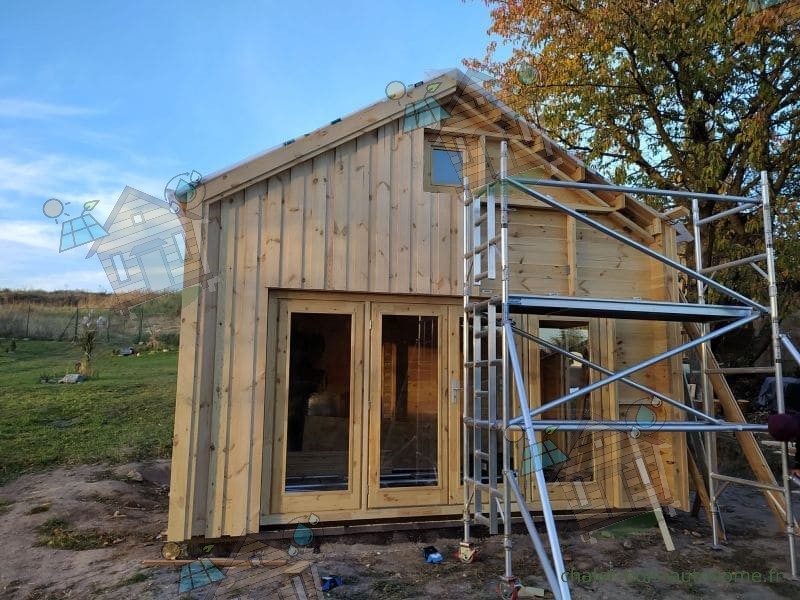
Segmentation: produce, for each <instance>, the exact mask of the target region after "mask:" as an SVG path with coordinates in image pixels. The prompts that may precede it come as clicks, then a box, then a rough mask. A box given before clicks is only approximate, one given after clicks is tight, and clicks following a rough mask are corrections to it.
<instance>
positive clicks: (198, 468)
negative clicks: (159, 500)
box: [187, 203, 222, 535]
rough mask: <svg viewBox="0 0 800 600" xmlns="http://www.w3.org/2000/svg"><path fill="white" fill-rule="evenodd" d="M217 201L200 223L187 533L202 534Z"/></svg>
mask: <svg viewBox="0 0 800 600" xmlns="http://www.w3.org/2000/svg"><path fill="white" fill-rule="evenodd" d="M220 209H221V204H220V203H216V204H214V205H211V206H209V207H208V210H206V209H205V207H204V209H203V215H204V216H206V217H207V218H208V221H207V223H204V225H203V234H202V235H203V237H204V240H206V241H204V243H203V250H202V251H203V253H204V258H203V261H204V263H205V264H206V266H207V268H208V272H209V275H212V276H213V277H212V278H211V279H210V280H209V281H208V282H207V283H206V284H205V286H204V287H203V288H202V291H201V295H200V301H201V304H200V321H199V322H198V331H199V332H200V333H199V338H198V345H199V350H200V358H199V360H197V361H196V362H195V365H196V370H195V371H194V373H193V375H194V378H195V399H196V409H195V410H194V414H193V415H192V417H193V419H194V425H193V428H194V430H195V431H196V432H197V433H196V434H195V438H196V441H195V444H194V446H193V447H192V451H191V453H190V466H189V473H190V476H191V477H192V482H191V484H190V490H191V495H190V502H189V504H188V506H187V512H188V513H189V514H190V515H191V516H192V517H191V518H192V528H191V530H192V531H191V535H202V534H203V532H205V531H206V524H207V503H208V496H207V495H208V479H209V474H210V454H211V450H210V447H211V442H210V440H211V414H212V403H213V398H214V373H215V369H214V360H215V357H216V335H217V304H218V299H219V291H218V290H219V248H220V235H221V232H222V221H221V216H220V215H221V210H220Z"/></svg>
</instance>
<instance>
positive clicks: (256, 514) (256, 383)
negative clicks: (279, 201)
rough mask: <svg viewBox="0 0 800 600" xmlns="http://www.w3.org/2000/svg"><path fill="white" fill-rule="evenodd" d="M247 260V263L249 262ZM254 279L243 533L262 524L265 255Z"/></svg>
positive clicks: (259, 243)
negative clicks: (250, 393)
mask: <svg viewBox="0 0 800 600" xmlns="http://www.w3.org/2000/svg"><path fill="white" fill-rule="evenodd" d="M267 192H268V189H267V185H266V182H265V186H264V188H261V189H259V211H260V215H261V218H260V219H259V223H260V224H261V226H259V227H258V228H257V233H258V236H259V237H258V239H257V240H256V241H255V244H256V246H255V247H256V248H264V243H263V235H264V232H263V223H264V218H263V214H264V211H265V209H266V200H267ZM248 231H249V230H248ZM248 264H249V263H248ZM255 268H256V273H255V276H256V277H255V281H253V282H252V284H253V286H254V287H255V289H256V292H255V294H256V298H255V303H254V309H255V314H254V315H253V316H252V319H253V321H252V327H253V329H254V330H255V337H254V348H253V355H254V358H253V376H252V377H253V380H252V387H253V391H252V408H251V411H250V412H251V423H250V428H251V430H250V440H249V449H248V455H249V462H250V464H249V467H248V468H249V473H248V480H249V481H248V489H247V494H248V501H247V522H246V525H247V527H246V533H256V532H258V531H259V528H260V525H261V494H262V487H261V481H262V471H263V468H264V464H263V463H262V457H263V451H264V448H263V446H264V440H265V438H264V424H265V412H266V405H265V401H266V383H267V380H266V371H267V352H268V350H267V332H268V328H269V324H270V321H269V318H268V311H269V286H268V284H266V283H265V279H266V278H267V274H268V268H269V267H268V266H267V264H266V261H265V257H264V255H263V254H262V255H260V256H258V258H257V262H256V265H255Z"/></svg>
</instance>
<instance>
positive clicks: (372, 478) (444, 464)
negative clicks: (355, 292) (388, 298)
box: [366, 302, 452, 508]
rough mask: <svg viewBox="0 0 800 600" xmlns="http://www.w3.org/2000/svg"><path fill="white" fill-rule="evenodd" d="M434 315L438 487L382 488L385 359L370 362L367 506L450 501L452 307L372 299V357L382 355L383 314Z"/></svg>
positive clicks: (440, 503)
mask: <svg viewBox="0 0 800 600" xmlns="http://www.w3.org/2000/svg"><path fill="white" fill-rule="evenodd" d="M383 315H398V316H432V317H437V318H438V324H437V349H438V352H437V354H438V360H437V373H438V391H439V397H438V404H437V411H438V412H437V419H436V433H437V457H436V458H437V460H436V462H437V475H438V483H437V484H436V485H435V486H433V485H432V486H410V487H391V488H382V487H380V466H381V465H380V459H381V451H380V440H381V437H380V436H381V386H382V377H381V370H382V366H383V361H381V360H371V361H370V378H369V379H370V385H369V389H368V391H367V393H368V396H369V401H368V403H369V445H368V458H367V472H368V475H367V489H368V495H367V506H366V508H385V507H400V506H425V505H442V504H449V503H450V493H449V492H450V489H449V485H450V479H451V473H450V471H451V467H452V465H450V460H449V457H450V453H449V446H450V445H451V444H450V441H449V435H448V432H449V431H450V427H449V423H450V411H451V409H450V406H451V404H450V380H449V375H450V371H451V370H450V368H449V354H450V353H449V351H448V350H449V341H448V340H449V338H450V335H449V333H450V328H451V324H450V320H449V319H448V306H447V305H443V304H442V303H437V304H421V303H420V304H409V303H401V302H372V303H371V311H370V352H369V353H370V356H372V357H378V356H382V342H383V339H382V338H383V335H382V317H383Z"/></svg>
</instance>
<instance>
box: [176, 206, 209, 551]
mask: <svg viewBox="0 0 800 600" xmlns="http://www.w3.org/2000/svg"><path fill="white" fill-rule="evenodd" d="M202 210H203V215H202V216H203V224H202V225H201V232H200V239H201V242H202V243H201V248H202V253H201V254H199V255H193V256H192V257H190V258H189V262H188V263H187V264H191V265H192V269H195V270H196V269H200V268H201V267H200V266H199V265H197V264H196V263H197V262H202V263H204V264H205V265H207V267H208V269H209V271H210V273H216V272H217V267H218V259H219V237H220V204H219V203H215V204H213V205H211V206H208V205H206V206H204V207H203V209H202ZM184 295H185V297H187V302H185V303H184V305H183V309H182V310H181V346H180V353H179V358H178V389H177V398H176V403H175V432H174V437H173V451H172V459H173V462H172V471H171V480H170V503H169V527H168V532H167V537H168V538H169V539H170V540H184V539H188V538H189V537H191V536H192V535H198V534H202V533H203V532H205V527H206V499H207V489H208V467H209V435H210V428H211V417H210V414H211V411H210V408H211V396H212V390H213V386H214V378H213V373H214V369H213V360H214V352H213V348H214V338H215V334H216V328H215V322H216V316H217V292H216V285H215V283H211V284H209V285H206V286H196V287H192V288H187V289H186V290H184Z"/></svg>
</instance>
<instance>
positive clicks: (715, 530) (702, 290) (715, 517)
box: [692, 198, 720, 548]
mask: <svg viewBox="0 0 800 600" xmlns="http://www.w3.org/2000/svg"><path fill="white" fill-rule="evenodd" d="M692 227H693V229H694V268H695V270H696V271H698V272H699V271H702V270H703V244H702V242H701V240H702V237H701V235H700V234H701V231H700V202H699V201H698V199H697V198H692ZM697 303H698V304H701V305H702V304H705V303H706V286H705V284H704V282H703V281H701V280H700V279H698V280H697ZM708 329H709V328H708V324H706V323H701V324H700V334H701V335H700V339H703V338H705V337H706V336H707V335H708ZM698 348H699V353H700V389H701V390H702V394H703V409H704V410H705V412H706V413H707V414H712V413H713V412H714V398H713V395H712V394H713V392H712V389H711V380H710V379H709V378H708V351H709V345H708V342H707V341H705V340H704V341H703V343H702V344H699V345H698ZM704 449H705V451H706V457H705V458H706V466H707V467H708V480H707V483H706V485H708V499H709V505H710V507H711V514H710V515H708V516H709V521H711V539H712V547H714V548H718V547H719V527H718V525H719V518H720V516H719V506H718V505H717V495H716V492H715V485H716V482H715V480H714V473H716V471H717V436H716V435H715V434H714V432H713V431H711V430H706V432H705V447H704Z"/></svg>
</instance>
